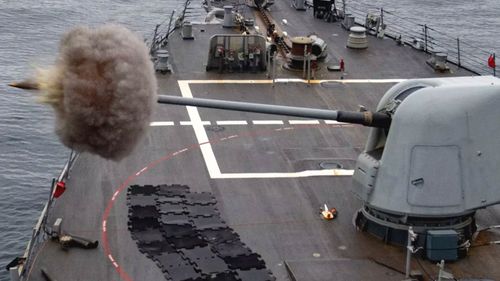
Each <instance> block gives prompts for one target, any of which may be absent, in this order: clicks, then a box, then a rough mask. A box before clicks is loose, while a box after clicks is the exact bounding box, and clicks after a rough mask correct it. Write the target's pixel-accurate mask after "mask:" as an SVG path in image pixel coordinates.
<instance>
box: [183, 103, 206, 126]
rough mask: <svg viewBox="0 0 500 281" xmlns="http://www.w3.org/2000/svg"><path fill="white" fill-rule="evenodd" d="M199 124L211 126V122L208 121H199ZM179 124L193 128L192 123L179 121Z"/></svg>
mask: <svg viewBox="0 0 500 281" xmlns="http://www.w3.org/2000/svg"><path fill="white" fill-rule="evenodd" d="M186 107H187V106H186ZM195 108H196V107H195ZM196 111H198V110H196ZM196 122H198V121H196ZM199 123H200V124H201V125H202V126H210V125H212V122H210V121H201V120H200V121H199ZM180 124H181V126H194V121H181V122H180Z"/></svg>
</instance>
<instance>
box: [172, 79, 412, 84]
mask: <svg viewBox="0 0 500 281" xmlns="http://www.w3.org/2000/svg"><path fill="white" fill-rule="evenodd" d="M406 80H408V79H404V78H392V79H325V80H309V84H320V83H325V82H336V83H341V84H358V83H370V84H379V83H399V82H403V81H406ZM178 82H179V83H189V84H272V83H273V80H179V81H178ZM274 83H308V81H307V80H305V79H299V78H276V79H274Z"/></svg>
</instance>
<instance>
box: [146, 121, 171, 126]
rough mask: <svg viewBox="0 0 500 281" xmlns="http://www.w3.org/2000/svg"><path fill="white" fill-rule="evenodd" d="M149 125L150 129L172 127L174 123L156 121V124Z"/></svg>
mask: <svg viewBox="0 0 500 281" xmlns="http://www.w3.org/2000/svg"><path fill="white" fill-rule="evenodd" d="M149 125H150V126H151V127H159V126H173V125H174V122H172V121H156V122H151V123H150V124H149Z"/></svg>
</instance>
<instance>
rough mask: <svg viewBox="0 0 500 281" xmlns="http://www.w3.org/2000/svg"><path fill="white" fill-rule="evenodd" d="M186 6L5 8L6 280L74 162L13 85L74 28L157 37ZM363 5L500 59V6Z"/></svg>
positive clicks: (0, 166)
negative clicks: (58, 180) (108, 26)
mask: <svg viewBox="0 0 500 281" xmlns="http://www.w3.org/2000/svg"><path fill="white" fill-rule="evenodd" d="M276 1H280V0H276ZM181 2H183V1H179V0H176V1H174V0H169V1H160V0H154V1H132V0H129V1H126V0H124V1H117V0H114V1H89V0H78V1H75V0H44V1H32V0H16V1H11V0H0V194H1V196H0V266H1V267H0V280H2V281H4V280H9V277H8V273H7V272H6V271H5V270H4V265H5V264H6V263H8V262H9V261H10V260H11V259H12V258H14V257H16V256H20V255H22V253H23V252H24V249H25V247H26V244H27V243H28V240H29V238H30V235H31V231H32V228H33V226H34V225H35V223H36V220H37V219H38V216H39V215H40V211H41V210H42V208H43V206H44V204H45V203H46V200H47V198H48V192H49V189H50V183H51V180H52V178H53V177H57V176H58V174H59V172H60V170H61V169H62V168H63V166H64V163H65V161H66V159H67V158H68V156H69V150H68V149H66V148H65V147H63V146H62V145H61V144H60V143H59V141H58V140H57V137H56V136H55V134H54V133H53V123H54V117H53V113H52V110H51V108H49V107H47V106H45V105H41V104H39V103H37V102H36V97H35V93H33V92H26V91H22V90H16V89H13V88H9V87H7V84H8V83H9V82H12V81H15V80H20V79H23V78H24V77H28V76H30V74H33V73H34V70H35V69H36V67H37V66H45V65H47V64H50V63H51V62H53V60H54V57H55V54H56V52H57V46H58V40H59V38H60V36H61V35H62V34H63V33H64V31H65V30H67V29H68V28H69V27H72V26H75V25H79V24H85V25H97V24H101V23H107V22H113V23H121V24H124V25H126V26H127V27H129V28H130V29H131V30H133V31H135V32H137V33H139V34H141V35H143V36H144V37H150V35H151V32H152V30H153V29H154V27H155V24H157V23H160V22H162V21H164V20H165V19H167V17H168V15H169V14H170V12H171V11H172V10H173V9H175V8H177V10H180V7H181ZM363 2H365V3H367V5H370V7H375V6H378V7H380V6H383V7H384V8H385V9H386V10H388V11H391V12H393V13H397V14H398V15H400V16H401V17H406V18H410V19H411V20H413V21H416V22H420V23H428V24H429V25H430V26H431V27H434V28H436V29H439V30H441V31H443V32H446V33H449V34H450V35H453V36H455V37H456V36H460V37H461V38H463V39H464V40H467V41H468V42H470V43H473V44H477V46H479V47H481V48H483V49H485V50H488V51H495V50H496V52H497V53H498V54H499V55H500V31H499V30H500V29H499V27H500V14H499V11H500V1H499V0H476V1H470V0H468V1H466V0H441V1H435V0H432V1H431V0H397V1H396V0H370V1H366V0H362V1H357V3H363ZM192 5H193V6H200V4H198V3H194V1H193V4H192ZM358 5H359V4H358ZM497 61H498V60H497Z"/></svg>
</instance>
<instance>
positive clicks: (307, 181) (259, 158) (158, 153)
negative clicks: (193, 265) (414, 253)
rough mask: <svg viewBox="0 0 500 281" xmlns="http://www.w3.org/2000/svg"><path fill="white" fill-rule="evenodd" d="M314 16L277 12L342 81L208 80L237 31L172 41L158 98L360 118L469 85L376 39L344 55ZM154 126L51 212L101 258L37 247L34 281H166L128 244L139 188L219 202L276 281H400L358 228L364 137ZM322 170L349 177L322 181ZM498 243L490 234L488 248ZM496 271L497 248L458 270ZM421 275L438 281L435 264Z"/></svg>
mask: <svg viewBox="0 0 500 281" xmlns="http://www.w3.org/2000/svg"><path fill="white" fill-rule="evenodd" d="M311 13H312V12H311V11H307V12H306V13H303V12H297V11H295V10H294V9H293V8H291V7H290V6H289V4H288V3H287V2H277V3H275V7H273V16H274V18H276V19H283V18H286V19H288V26H287V32H288V34H289V35H290V36H295V35H297V36H299V35H304V34H309V33H310V32H311V31H314V32H315V33H317V34H318V35H319V36H320V37H322V38H324V39H325V41H327V43H328V45H329V53H330V57H331V58H336V59H338V58H344V60H345V62H346V73H342V74H341V73H330V72H327V71H326V67H325V68H324V69H320V70H319V71H318V72H317V74H316V79H317V80H313V81H312V83H310V84H307V83H305V81H303V80H301V79H298V78H297V76H295V75H296V73H293V72H288V71H287V70H285V69H282V68H279V69H278V71H277V77H276V78H277V79H276V80H274V83H273V80H269V79H268V78H267V77H266V76H265V73H258V74H251V73H225V74H219V73H216V72H205V67H204V64H205V63H206V55H207V50H208V42H209V38H210V36H212V35H213V34H217V33H227V32H230V31H228V30H227V29H223V28H222V27H221V26H220V25H196V24H195V25H193V34H194V37H195V39H194V40H186V41H184V40H181V39H180V35H179V32H175V33H174V34H173V35H172V38H171V40H170V42H169V48H170V54H171V62H172V67H173V73H172V74H169V75H165V76H159V77H158V82H159V85H158V86H159V89H160V93H162V94H172V95H179V96H193V97H201V98H216V99H227V100H236V101H250V102H261V103H268V104H281V105H291V106H304V107H316V108H325V109H327V108H335V109H345V110H353V109H356V108H357V107H358V105H359V104H362V105H364V106H366V107H367V108H375V106H376V103H377V102H378V100H379V99H380V97H381V96H382V95H383V94H384V93H385V92H386V90H387V89H388V88H389V87H391V86H392V85H394V83H396V82H398V81H401V80H402V79H403V80H404V79H408V78H416V77H435V76H455V75H457V76H463V75H471V73H468V72H466V71H464V70H461V69H457V68H455V67H454V66H451V68H452V73H449V74H441V73H435V72H434V71H433V70H432V69H431V68H429V67H428V66H427V65H426V64H425V59H426V57H427V55H425V54H424V53H422V52H417V51H415V50H413V49H412V48H410V47H407V46H403V47H401V46H397V45H396V43H395V42H394V41H392V40H389V39H383V40H381V39H377V38H374V37H370V36H369V37H368V42H369V47H368V49H367V50H364V51H359V50H351V49H347V48H345V43H346V42H347V35H348V34H347V32H345V31H344V30H343V29H341V27H340V24H337V23H336V24H332V23H326V22H324V21H320V20H316V19H314V18H313V17H312V15H311ZM262 30H264V29H262ZM341 76H343V78H344V79H341ZM154 121H155V122H154V123H153V124H154V125H155V126H153V127H151V130H150V132H149V134H148V136H147V137H146V138H145V139H144V140H143V142H142V143H141V144H140V146H139V147H138V148H137V149H136V150H135V151H134V153H133V154H132V155H131V156H129V157H128V158H126V159H124V160H123V161H121V162H119V163H116V162H111V161H106V160H103V159H101V158H99V157H97V156H93V155H90V154H81V155H80V156H79V158H78V159H77V161H76V162H75V163H74V164H73V165H72V167H71V170H70V172H69V175H70V176H69V178H68V179H67V182H66V183H67V188H68V190H67V191H66V193H65V194H64V195H63V196H62V197H61V198H60V199H57V200H56V201H55V202H54V204H53V205H52V208H51V209H50V213H49V217H48V225H51V224H53V223H54V221H55V219H56V218H58V217H62V218H64V220H63V226H62V227H63V230H64V231H66V232H69V233H72V234H75V235H81V236H85V237H87V238H90V239H97V240H99V241H100V242H101V245H102V247H99V248H98V249H96V250H82V249H70V250H69V251H63V250H61V249H60V246H59V245H58V244H57V243H54V242H52V241H50V240H44V239H42V238H40V239H39V242H38V243H36V244H35V245H34V248H33V249H34V251H33V252H34V253H35V254H34V255H33V256H32V257H31V258H30V260H29V264H28V266H27V267H26V272H25V279H24V280H43V277H42V275H41V273H40V269H41V268H44V269H45V270H46V271H47V272H50V275H51V276H53V278H55V279H57V280H165V275H164V273H163V272H162V268H161V267H159V266H158V265H157V264H156V263H155V262H154V261H153V260H152V259H150V258H148V257H147V255H144V254H143V253H142V252H141V249H140V247H138V245H137V243H136V241H134V239H133V235H131V232H130V231H129V228H128V220H129V219H128V212H129V207H128V206H127V203H126V202H127V200H126V189H127V187H128V186H130V185H133V184H137V185H161V184H182V185H188V186H190V189H191V191H192V192H210V193H211V194H212V195H213V196H214V198H215V199H216V200H217V202H218V205H217V209H218V211H219V212H220V217H221V218H222V219H223V220H224V221H225V223H226V224H227V225H228V226H229V227H230V228H231V229H233V230H234V231H235V233H237V234H238V235H239V237H240V240H241V242H243V243H244V244H245V245H247V246H248V247H249V248H250V249H252V251H255V252H256V253H258V254H259V255H260V256H261V257H262V259H263V261H265V264H266V266H267V268H268V269H270V270H271V271H272V273H273V275H274V276H275V277H276V278H277V280H288V278H289V274H290V272H293V274H294V276H295V278H297V280H367V278H375V279H379V278H386V279H385V280H401V279H402V275H401V273H400V272H402V271H404V264H403V262H402V261H403V259H404V255H405V251H404V249H402V248H400V247H396V246H391V245H387V244H384V243H383V242H382V241H380V240H378V239H377V238H375V237H373V236H371V235H368V234H367V233H362V232H359V231H357V230H356V228H355V227H354V226H353V223H352V219H353V215H354V214H355V213H356V211H357V210H358V209H359V208H360V207H361V202H360V201H358V200H357V199H355V198H354V196H353V195H352V193H351V190H350V187H351V179H350V177H348V175H350V174H351V173H352V172H351V169H353V166H354V161H355V159H356V157H357V155H358V154H359V152H360V151H361V150H362V147H363V145H364V141H365V139H366V135H367V129H365V128H362V127H357V126H342V125H341V124H338V123H334V122H325V121H323V120H302V119H296V120H295V119H294V120H288V119H283V118H281V119H280V118H276V117H275V116H269V115H263V114H252V113H240V112H224V111H217V110H210V109H197V108H193V107H187V110H186V108H184V107H175V106H158V107H157V108H156V112H155V115H154ZM207 121H210V123H207ZM181 122H185V123H184V124H183V123H181ZM186 122H188V123H186ZM324 161H331V162H339V163H342V167H343V168H342V169H333V170H322V169H321V168H320V166H319V165H320V163H321V162H324ZM325 202H327V203H328V205H329V206H330V205H331V206H335V208H337V209H338V210H339V212H340V213H339V217H338V218H337V219H336V220H334V221H331V222H327V221H323V220H322V219H321V218H320V216H319V214H318V210H319V207H321V206H322V204H323V203H325ZM476 220H477V223H478V224H479V225H495V224H499V223H500V209H499V207H497V206H494V207H490V208H488V209H485V210H481V211H479V212H478V213H477V216H476ZM498 236H499V234H497V233H495V232H483V233H481V234H480V237H479V240H478V241H480V240H485V241H486V240H490V239H493V240H496V239H498ZM494 237H496V239H495V238H494ZM143 252H144V250H143ZM185 254H186V255H190V253H185ZM166 258H167V260H169V261H171V259H169V258H168V257H166ZM499 258H500V250H499V249H497V248H495V247H492V246H484V247H474V248H472V249H471V251H470V253H469V255H468V257H467V258H465V259H463V260H460V261H458V262H455V263H453V264H450V265H448V266H449V268H450V269H451V271H452V272H453V273H454V274H455V276H456V277H459V278H460V277H488V278H493V279H500V268H499V267H498V266H497V261H498V260H499ZM414 262H415V263H414V264H413V268H419V265H418V264H417V263H416V261H414ZM420 263H421V264H422V266H423V268H424V269H425V270H426V271H427V272H429V273H430V274H432V275H436V272H437V267H436V266H435V265H434V264H433V263H430V262H427V261H420ZM381 264H383V265H384V266H382V265H381ZM218 266H220V265H218ZM333 269H334V270H333ZM367 271H368V272H370V273H372V274H367ZM246 273H247V274H251V273H249V272H246ZM239 274H240V273H239ZM241 274H245V273H241Z"/></svg>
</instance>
